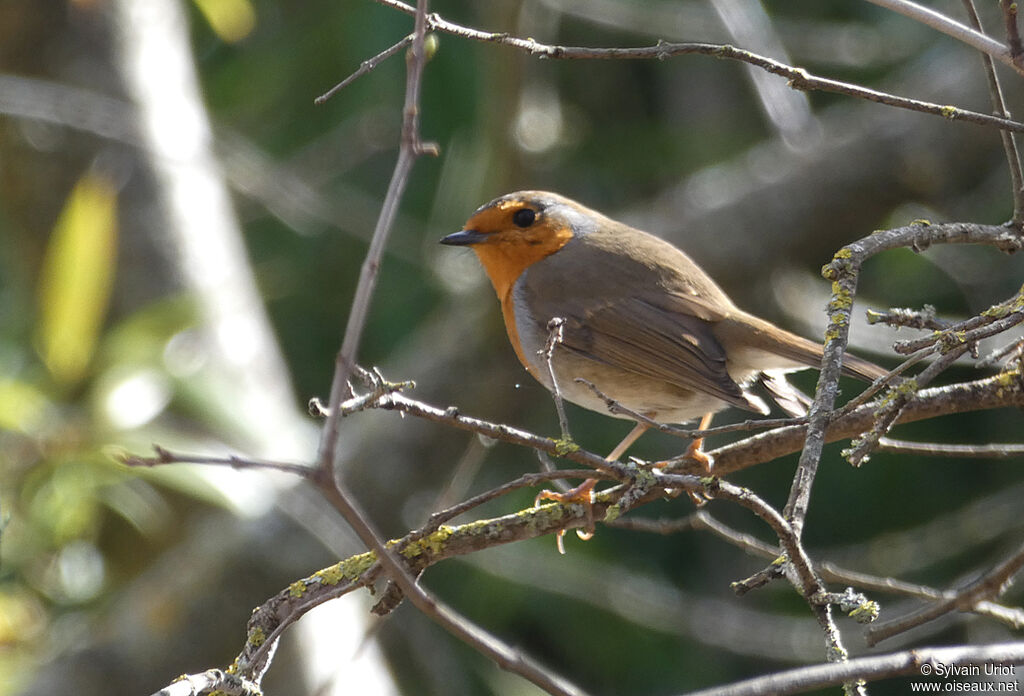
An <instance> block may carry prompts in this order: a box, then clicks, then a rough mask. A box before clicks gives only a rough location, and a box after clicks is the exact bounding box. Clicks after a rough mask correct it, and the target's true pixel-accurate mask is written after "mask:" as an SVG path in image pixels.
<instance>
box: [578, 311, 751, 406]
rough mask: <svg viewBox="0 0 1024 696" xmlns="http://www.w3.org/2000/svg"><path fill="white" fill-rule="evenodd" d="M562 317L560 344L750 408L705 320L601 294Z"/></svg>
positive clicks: (620, 366) (629, 369)
mask: <svg viewBox="0 0 1024 696" xmlns="http://www.w3.org/2000/svg"><path fill="white" fill-rule="evenodd" d="M564 318H565V320H566V324H565V326H564V328H563V338H562V344H563V345H564V346H565V347H566V348H568V349H570V350H572V351H575V352H577V353H579V354H580V355H583V356H586V357H588V358H590V359H591V360H597V361H599V362H602V363H605V364H607V365H611V366H614V367H617V368H620V369H622V370H627V371H629V372H634V373H637V374H640V375H643V376H645V377H650V378H653V379H657V380H661V381H663V382H667V383H669V384H674V385H676V386H679V387H682V388H684V389H689V390H692V391H696V392H701V393H706V394H711V395H713V396H715V397H716V398H718V399H721V400H722V401H725V402H727V403H730V404H733V405H735V406H738V407H740V408H746V409H750V408H751V404H750V402H749V401H748V400H747V398H746V397H745V396H744V394H743V390H742V389H740V387H739V385H737V384H736V382H734V381H733V379H732V378H731V377H730V376H729V373H728V372H727V371H726V361H725V357H726V356H725V350H724V349H723V348H722V345H721V344H720V343H719V342H718V340H717V339H716V338H715V336H714V334H713V333H712V331H711V324H710V323H709V322H707V321H705V320H704V319H701V318H699V317H696V316H694V315H692V314H687V313H683V312H677V311H672V310H671V309H666V308H664V307H659V306H657V305H654V304H651V303H650V302H648V301H645V300H644V299H641V298H636V297H623V298H617V299H605V300H604V301H601V302H599V303H595V304H594V305H593V306H592V307H590V308H588V310H587V311H584V312H582V313H581V314H580V315H577V316H572V315H570V316H568V317H564Z"/></svg>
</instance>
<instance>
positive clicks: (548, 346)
mask: <svg viewBox="0 0 1024 696" xmlns="http://www.w3.org/2000/svg"><path fill="white" fill-rule="evenodd" d="M564 327H565V319H563V318H562V317H552V318H551V320H550V321H549V322H548V340H547V341H545V343H544V347H543V348H541V349H540V350H539V351H537V354H538V355H540V356H541V357H542V358H543V359H544V365H545V366H546V367H547V370H548V379H550V380H551V394H552V395H553V396H554V399H555V411H556V412H557V413H558V427H559V429H560V430H561V431H562V439H563V440H565V441H566V442H572V435H571V434H570V432H569V419H568V418H567V417H566V415H565V401H564V399H563V398H562V390H561V389H560V388H559V386H558V375H557V374H555V365H554V362H555V347H556V346H558V345H559V344H560V343H561V342H562V330H563V328H564Z"/></svg>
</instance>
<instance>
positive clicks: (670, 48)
mask: <svg viewBox="0 0 1024 696" xmlns="http://www.w3.org/2000/svg"><path fill="white" fill-rule="evenodd" d="M376 1H377V2H378V3H380V4H382V5H386V6H387V7H391V8H394V9H396V10H399V11H401V12H405V13H407V14H412V13H413V11H414V10H413V8H412V7H411V6H410V5H407V4H406V3H404V2H401V0H376ZM953 24H956V23H955V22H954V23H953ZM956 26H959V27H962V29H963V30H964V31H965V32H966V33H967V35H974V34H977V32H973V31H972V30H970V29H969V28H967V27H964V26H963V25H956ZM430 29H431V30H432V31H440V32H445V33H448V34H453V35H455V36H459V37H461V38H464V39H471V40H473V41H484V42H488V43H497V44H501V45H503V46H510V47H512V48H516V49H518V50H521V51H525V52H527V53H529V54H530V55H533V56H537V57H538V58H549V59H552V60H652V59H654V60H665V59H666V58H672V57H675V56H681V55H694V54H696V55H705V56H713V57H716V58H725V59H728V60H736V61H740V62H743V63H747V64H748V65H753V66H754V67H757V68H760V69H762V70H765V71H767V72H769V73H771V74H773V75H778V76H780V77H784V78H786V80H787V81H788V84H789V86H790V87H792V88H793V89H799V90H803V91H822V92H832V93H836V94H845V95H847V96H851V97H856V98H858V99H865V100H867V101H873V102H876V103H879V104H886V105H888V106H894V107H897V108H900V109H909V110H911V111H918V112H921V113H926V114H931V115H934V116H941V117H942V118H946V119H950V120H953V121H966V122H968V123H975V124H978V125H985V126H992V127H995V128H1002V129H1005V130H1010V131H1014V132H1024V123H1020V122H1018V121H1013V120H1010V119H1005V118H999V117H996V116H990V115H989V114H983V113H979V112H977V111H970V110H967V109H961V108H959V107H956V106H950V105H943V104H933V103H931V102H925V101H920V100H918V99H909V98H907V97H900V96H897V95H894V94H888V93H886V92H881V91H879V90H874V89H868V88H867V87H861V86H860V85H855V84H851V83H848V82H841V81H839V80H832V79H829V78H825V77H818V76H816V75H813V74H811V73H809V72H808V71H807V70H805V69H803V68H798V67H794V66H791V65H786V64H785V63H781V62H779V61H777V60H773V59H771V58H767V57H765V56H761V55H758V54H756V53H751V52H750V51H745V50H743V49H740V48H736V47H735V46H729V45H726V44H708V43H669V42H665V41H662V42H659V43H658V44H656V45H654V46H641V47H633V48H589V47H584V46H556V45H550V44H542V43H538V42H537V41H535V40H533V39H521V38H518V37H515V36H511V35H509V34H507V33H502V32H486V31H480V30H479V29H473V28H470V27H466V26H463V25H460V24H455V23H453V22H450V21H448V20H446V19H444V18H443V17H441V16H440V15H437V14H432V15H431V16H430ZM978 36H981V37H982V39H983V40H984V41H987V42H988V44H987V45H988V47H989V48H990V49H992V50H993V51H994V52H995V53H997V54H998V56H997V57H999V58H1000V60H1006V61H1009V62H1010V64H1011V65H1012V61H1010V59H1009V51H1008V49H1006V47H1005V46H1002V44H1000V43H999V42H998V41H994V40H992V39H989V38H988V37H984V36H983V35H980V34H978Z"/></svg>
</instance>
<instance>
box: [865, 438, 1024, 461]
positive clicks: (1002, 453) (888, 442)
mask: <svg viewBox="0 0 1024 696" xmlns="http://www.w3.org/2000/svg"><path fill="white" fill-rule="evenodd" d="M878 449H879V450H882V451H884V452H893V453H896V454H920V455H925V456H929V457H969V458H971V459H1010V458H1011V457H1019V456H1021V455H1024V445H1021V444H999V445H996V444H986V445H950V444H946V443H940V442H908V441H907V440H892V439H889V438H887V437H883V438H882V439H881V440H879V441H878Z"/></svg>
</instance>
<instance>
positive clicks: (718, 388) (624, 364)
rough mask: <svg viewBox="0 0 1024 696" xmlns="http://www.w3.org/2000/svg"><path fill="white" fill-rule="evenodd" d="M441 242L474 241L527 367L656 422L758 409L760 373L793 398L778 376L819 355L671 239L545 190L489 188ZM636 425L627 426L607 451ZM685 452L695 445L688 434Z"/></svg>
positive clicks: (862, 366) (572, 392)
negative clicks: (756, 311)
mask: <svg viewBox="0 0 1024 696" xmlns="http://www.w3.org/2000/svg"><path fill="white" fill-rule="evenodd" d="M441 243H442V244H450V245H456V246H469V247H471V248H472V249H473V251H474V252H476V255H477V257H478V258H479V259H480V263H481V264H482V265H483V267H484V270H485V271H486V272H487V275H488V276H489V278H490V280H491V283H492V284H493V285H494V290H495V292H497V294H498V299H499V300H500V302H501V310H502V314H503V315H504V318H505V328H506V329H507V330H508V337H509V340H510V341H511V343H512V348H513V349H514V350H515V352H516V355H517V356H518V357H519V360H520V362H522V364H523V365H524V366H525V367H526V369H527V370H528V371H529V372H530V374H531V375H533V376H534V377H535V378H536V379H537V380H539V381H540V382H541V383H542V384H543V385H544V386H545V387H547V388H548V389H551V390H554V389H555V387H556V385H555V384H553V383H552V379H551V376H550V373H551V372H553V373H554V376H555V381H556V382H557V390H558V392H560V393H561V395H562V396H563V397H564V398H565V399H568V400H569V401H572V402H574V403H576V404H579V405H580V406H583V407H585V408H588V409H591V410H593V411H598V412H602V413H609V411H608V407H607V402H606V401H605V400H604V399H602V398H601V397H600V396H599V395H598V394H597V393H595V391H594V389H592V388H591V387H590V386H589V385H588V384H586V383H585V382H582V381H577V379H581V380H586V381H587V382H589V383H590V384H593V385H594V386H595V387H596V388H597V389H598V390H600V391H601V392H602V393H603V394H605V395H607V396H608V397H610V398H611V399H613V400H614V401H616V402H617V403H618V404H620V405H622V406H624V407H625V408H627V409H629V410H631V411H634V412H636V413H640V414H642V415H644V416H646V417H648V418H650V419H651V420H654V421H658V422H662V423H683V422H686V421H690V420H693V419H695V418H697V417H700V416H702V415H706V414H712V413H714V412H716V411H719V410H721V409H723V408H725V407H727V406H736V407H738V408H741V409H744V410H747V411H754V412H757V413H761V414H767V413H768V412H769V409H768V406H767V405H766V404H765V402H764V400H762V399H761V398H759V397H758V396H756V395H755V394H753V393H752V392H751V391H750V390H749V387H750V386H751V385H752V383H753V382H754V381H755V380H757V378H758V377H759V376H761V375H768V376H769V377H770V378H772V384H773V385H774V387H776V388H775V389H774V390H773V391H774V392H776V393H777V394H776V395H777V397H778V396H781V397H785V396H786V395H787V394H788V395H789V396H792V395H793V394H795V390H791V391H789V392H787V391H786V390H785V388H780V387H781V385H782V384H784V380H783V378H782V377H780V375H781V374H782V373H786V372H790V371H793V370H800V369H805V368H809V367H819V366H820V365H821V358H822V347H821V346H820V345H818V344H817V343H814V342H812V341H809V340H807V339H805V338H801V337H800V336H797V335H795V334H792V333H790V332H788V331H785V330H783V329H780V328H779V327H777V326H775V325H774V324H772V323H770V322H768V321H765V320H763V319H759V318H758V317H755V316H753V315H751V314H748V313H747V312H744V311H743V310H741V309H739V308H738V307H737V306H736V305H735V304H733V302H732V300H730V299H729V297H728V296H727V295H726V294H725V292H723V291H722V289H721V288H719V287H718V285H717V284H716V283H715V281H713V280H712V279H711V277H710V276H708V274H707V273H705V272H704V271H703V270H702V269H701V268H700V266H698V265H697V264H696V263H695V262H694V261H693V260H692V259H691V258H690V257H689V256H687V255H686V254H685V253H683V252H682V251H680V250H679V249H677V248H676V247H675V246H673V245H672V244H670V243H668V242H666V241H664V240H662V239H659V238H658V237H655V236H653V235H651V234H648V233H647V232H642V231H640V230H638V229H634V228H632V227H630V226H628V225H625V224H623V223H621V222H616V221H615V220H612V219H610V218H608V217H605V216H604V215H602V214H600V213H598V212H596V211H594V210H591V209H589V208H586V207H584V206H582V205H580V204H579V203H577V202H575V201H572V200H570V199H568V198H566V197H564V196H560V195H558V194H555V193H549V192H546V191H518V192H516V193H510V194H507V195H505V196H501V197H500V198H496V199H494V200H493V201H491V202H490V203H487V204H486V205H484V206H482V207H480V208H479V209H478V210H477V211H476V212H475V213H473V215H472V217H470V218H469V221H468V222H466V225H465V227H464V228H463V229H462V230H461V231H460V232H455V233H454V234H450V235H448V236H447V237H445V238H444V239H442V240H441ZM555 318H560V319H561V320H562V322H561V327H560V330H561V337H560V340H559V341H557V343H556V345H555V346H554V349H553V351H551V352H550V353H549V356H550V357H547V356H545V355H542V353H545V351H544V347H545V344H546V343H547V341H548V338H549V328H548V327H549V322H550V321H551V320H552V319H555ZM548 359H550V361H551V363H550V370H549V366H548V364H547V362H546V361H547V360H548ZM843 371H844V372H845V373H846V374H848V375H851V376H853V377H858V378H861V379H864V380H867V381H872V380H874V379H877V378H879V377H881V376H882V375H884V374H886V371H885V370H884V369H882V368H881V367H878V366H877V365H874V364H872V363H870V362H868V361H866V360H862V359H860V358H857V357H854V356H852V355H846V356H845V357H844V360H843ZM770 386H771V385H770ZM776 401H781V402H782V403H783V404H785V403H786V402H791V399H786V398H781V399H780V398H776ZM789 406H790V408H788V409H787V410H790V411H792V406H793V404H792V403H790V404H789ZM784 408H785V405H784ZM610 415H617V416H618V417H620V418H629V416H627V415H622V414H610ZM709 419H710V417H709V416H708V417H707V418H705V420H704V421H703V424H704V425H705V427H706V423H707V422H708V421H709ZM644 429H645V426H643V425H638V426H637V427H636V428H634V430H633V432H631V433H630V435H628V436H627V438H626V439H625V440H623V442H622V443H620V445H619V446H618V447H616V448H615V451H613V452H612V453H611V455H609V459H617V458H618V457H620V456H621V455H622V453H623V452H624V451H625V449H626V448H628V447H629V446H630V445H631V444H632V443H633V441H635V439H636V438H637V437H639V435H640V434H641V433H642V432H643V431H644ZM691 453H692V454H699V443H698V445H697V447H696V448H693V447H692V448H691ZM705 461H706V460H705ZM706 463H707V461H706ZM588 483H589V487H587V488H586V489H585V490H586V492H587V493H588V494H589V491H590V489H592V487H593V483H590V482H588ZM585 485H586V484H585ZM581 488H582V487H581Z"/></svg>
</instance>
